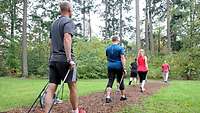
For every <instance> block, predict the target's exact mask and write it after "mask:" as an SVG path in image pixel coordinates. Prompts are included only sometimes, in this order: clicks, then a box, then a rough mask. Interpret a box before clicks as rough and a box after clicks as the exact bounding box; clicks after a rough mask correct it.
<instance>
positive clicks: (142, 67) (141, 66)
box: [137, 56, 148, 72]
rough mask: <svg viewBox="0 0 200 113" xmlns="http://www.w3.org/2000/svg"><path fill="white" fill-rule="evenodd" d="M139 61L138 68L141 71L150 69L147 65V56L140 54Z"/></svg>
mask: <svg viewBox="0 0 200 113" xmlns="http://www.w3.org/2000/svg"><path fill="white" fill-rule="evenodd" d="M137 63H138V68H137V70H138V71H139V72H147V71H148V69H147V67H146V62H145V57H143V56H139V57H138V58H137Z"/></svg>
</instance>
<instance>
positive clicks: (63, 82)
mask: <svg viewBox="0 0 200 113" xmlns="http://www.w3.org/2000/svg"><path fill="white" fill-rule="evenodd" d="M69 72H70V69H69V70H68V71H67V74H66V75H65V78H64V79H63V81H62V83H61V87H60V88H59V89H58V92H57V94H56V96H57V95H59V93H60V91H61V90H62V87H63V86H64V84H65V80H66V79H67V77H68V75H69ZM55 101H56V99H54V100H53V103H52V104H51V107H50V109H49V111H48V113H51V110H52V108H53V105H54V103H55Z"/></svg>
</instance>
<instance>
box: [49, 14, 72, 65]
mask: <svg viewBox="0 0 200 113" xmlns="http://www.w3.org/2000/svg"><path fill="white" fill-rule="evenodd" d="M74 30H75V24H74V23H73V21H72V20H71V19H70V18H69V17H67V16H61V17H59V18H58V19H57V20H55V21H54V23H53V24H52V26H51V32H50V38H51V56H50V61H57V62H66V61H67V58H66V54H65V49H64V33H69V34H71V36H72V37H73V35H74ZM72 58H73V50H72Z"/></svg>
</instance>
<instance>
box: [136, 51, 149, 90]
mask: <svg viewBox="0 0 200 113" xmlns="http://www.w3.org/2000/svg"><path fill="white" fill-rule="evenodd" d="M137 65H138V68H137V71H138V74H139V77H140V84H141V86H140V88H141V92H144V91H145V88H144V85H145V80H146V78H147V72H148V63H147V57H146V56H145V53H144V50H143V49H140V50H139V52H138V57H137Z"/></svg>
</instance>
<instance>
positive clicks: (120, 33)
mask: <svg viewBox="0 0 200 113" xmlns="http://www.w3.org/2000/svg"><path fill="white" fill-rule="evenodd" d="M122 4H123V0H121V2H120V31H119V37H120V44H121V45H122V27H123V26H122V24H123V23H122Z"/></svg>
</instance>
